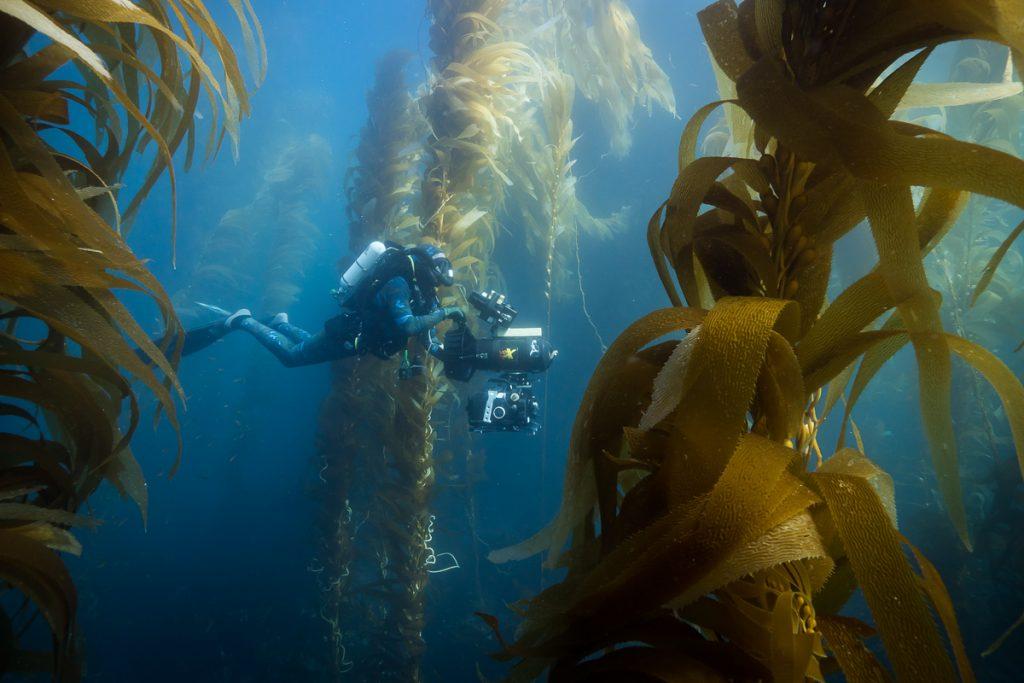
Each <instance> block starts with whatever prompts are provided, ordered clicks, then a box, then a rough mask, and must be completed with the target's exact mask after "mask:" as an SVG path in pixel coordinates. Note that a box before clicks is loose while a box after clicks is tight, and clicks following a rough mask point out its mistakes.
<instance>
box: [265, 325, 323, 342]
mask: <svg viewBox="0 0 1024 683" xmlns="http://www.w3.org/2000/svg"><path fill="white" fill-rule="evenodd" d="M273 328H274V329H275V330H277V331H278V332H280V333H281V334H283V335H284V336H286V337H288V338H289V339H291V340H292V341H293V342H295V343H300V342H307V341H309V340H310V339H312V338H313V335H312V334H310V333H309V332H307V331H306V330H304V329H302V328H301V327H297V326H295V325H292V324H291V323H278V324H276V325H273Z"/></svg>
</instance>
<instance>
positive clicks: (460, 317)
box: [441, 306, 466, 325]
mask: <svg viewBox="0 0 1024 683" xmlns="http://www.w3.org/2000/svg"><path fill="white" fill-rule="evenodd" d="M441 310H443V311H444V319H445V320H454V321H455V322H456V323H458V324H459V325H464V324H465V323H466V312H465V311H463V310H462V309H461V308H459V307H458V306H445V307H444V308H443V309H441Z"/></svg>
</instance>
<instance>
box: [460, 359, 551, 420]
mask: <svg viewBox="0 0 1024 683" xmlns="http://www.w3.org/2000/svg"><path fill="white" fill-rule="evenodd" d="M467 410H468V412H469V428H470V429H472V430H473V431H479V432H528V433H530V434H536V433H537V432H538V431H540V422H538V421H537V416H538V415H539V414H540V404H539V403H538V402H537V400H536V399H535V398H534V395H533V384H531V383H530V379H529V377H527V376H526V375H525V374H523V373H518V372H510V373H506V374H503V375H501V376H499V377H494V378H492V379H491V380H490V381H489V386H488V388H487V389H485V390H484V391H480V392H478V393H475V394H473V395H472V396H470V397H469V406H468V408H467Z"/></svg>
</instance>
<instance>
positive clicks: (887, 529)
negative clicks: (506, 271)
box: [492, 0, 1024, 681]
mask: <svg viewBox="0 0 1024 683" xmlns="http://www.w3.org/2000/svg"><path fill="white" fill-rule="evenodd" d="M1022 12H1024V5H1022V4H1021V3H1020V2H1010V1H1005V2H995V3H984V4H982V3H974V2H960V1H956V0H945V1H941V0H939V1H934V0H932V1H929V2H924V1H923V0H911V1H908V2H901V3H894V2H888V1H886V0H861V1H859V2H851V3H845V4H831V3H830V4H827V5H826V4H823V3H806V2H796V1H795V0H793V1H783V0H778V1H775V2H771V1H769V2H752V1H748V2H743V3H741V4H740V5H739V6H737V5H736V4H734V3H733V2H732V1H731V0H722V1H720V2H716V3H715V4H713V5H711V6H709V7H708V8H706V9H705V10H704V11H703V12H702V13H701V15H700V20H701V25H702V28H703V30H704V35H705V38H706V40H707V43H708V45H709V48H710V50H711V53H712V55H713V58H714V61H715V62H716V66H717V67H718V69H719V70H720V71H721V73H722V77H723V79H724V80H727V81H728V82H730V83H731V84H732V88H734V92H735V93H736V97H735V99H734V100H733V101H732V102H731V103H730V104H728V105H727V106H728V107H729V108H730V110H731V111H729V112H728V114H729V117H730V121H731V128H732V131H733V137H734V140H733V145H732V147H733V149H736V150H739V152H738V153H740V154H749V155H750V158H748V157H746V156H734V157H727V156H722V157H702V158H697V157H696V148H697V143H698V138H699V134H700V130H701V127H702V125H703V124H704V123H705V121H706V120H707V119H708V117H709V116H710V114H711V113H712V112H713V111H714V110H715V109H716V108H718V107H719V106H721V105H722V103H720V102H719V103H714V104H711V105H708V106H706V107H704V108H702V109H701V110H700V111H698V113H697V114H696V115H695V116H694V118H693V119H692V120H691V121H690V122H689V124H688V125H687V127H686V130H685V131H684V133H683V136H682V141H681V144H680V148H679V178H678V179H677V181H676V183H675V186H674V188H673V191H672V194H671V196H670V198H669V199H668V201H667V202H666V203H665V204H664V205H663V206H662V208H661V209H659V211H658V212H657V213H656V214H655V216H654V217H653V218H652V220H651V223H650V229H649V244H650V248H651V251H652V255H653V257H654V261H655V265H656V268H657V270H658V273H659V275H660V276H661V279H662V282H663V283H664V285H665V288H666V291H667V292H668V295H669V298H670V300H671V302H672V304H673V306H672V307H671V308H668V309H664V310H660V311H656V312H654V313H651V314H649V315H648V316H645V317H644V318H643V319H641V320H639V321H637V322H636V323H634V324H633V325H632V326H630V327H629V328H628V329H627V330H626V331H625V332H624V333H623V334H622V335H621V336H620V337H619V338H618V339H617V340H616V341H615V342H614V343H613V344H612V345H611V347H610V348H609V350H608V352H607V354H606V355H605V356H604V358H603V359H602V361H601V363H600V364H599V366H598V368H597V370H596V372H595V374H594V377H593V378H592V380H591V382H590V385H589V387H588V389H587V391H586V393H585V394H584V397H583V401H582V404H581V407H580V411H579V413H578V415H577V419H576V423H575V425H574V429H573V434H572V440H571V444H570V453H569V465H568V472H567V476H566V482H565V491H564V498H563V503H562V509H561V511H560V512H559V514H558V516H557V518H556V519H555V520H554V522H553V523H552V524H551V525H550V526H549V527H548V528H547V529H545V530H544V531H543V532H541V533H540V534H538V535H537V536H535V537H534V538H532V539H530V540H529V541H526V542H525V543H523V544H522V545H520V546H517V547H514V548H510V549H507V550H504V551H499V552H496V553H494V554H492V559H494V560H496V561H505V560H510V559H516V558H521V557H526V556H529V555H531V554H534V553H537V552H541V551H544V550H547V551H548V552H549V553H550V557H549V560H548V562H549V564H551V565H555V566H563V567H565V568H566V569H567V575H566V577H565V579H564V580H563V581H562V582H561V583H559V584H557V585H555V586H552V587H551V588H549V589H547V590H545V591H544V592H543V593H541V594H540V595H539V596H537V597H536V598H534V599H533V600H530V601H529V602H528V603H526V604H525V605H523V606H522V615H523V617H524V620H523V623H522V625H521V626H520V629H519V631H518V633H517V638H516V640H515V642H514V643H512V644H511V645H508V646H507V647H505V648H503V651H502V652H501V653H500V654H499V655H498V656H499V657H500V658H502V659H508V660H519V663H518V664H517V665H516V667H515V668H514V670H513V673H512V674H511V676H510V679H511V680H531V679H532V678H533V677H535V676H537V675H540V674H541V673H543V672H544V671H548V673H549V675H550V678H551V680H558V681H562V680H565V681H568V680H609V681H612V680H663V681H670V680H678V679H679V677H680V676H682V677H684V678H690V677H697V678H700V679H701V680H753V679H764V680H767V679H771V680H787V681H803V680H806V679H808V678H810V679H813V680H824V676H825V674H827V673H828V672H829V671H834V670H836V669H841V670H842V671H843V672H844V674H845V675H846V677H847V678H848V679H849V680H886V679H888V678H889V677H890V674H889V673H888V670H887V668H886V666H885V665H883V664H882V662H881V661H880V660H879V659H877V658H876V655H875V654H874V653H873V652H871V651H870V650H869V649H868V648H867V647H866V646H865V644H864V641H865V639H866V638H868V637H870V636H871V635H872V634H873V633H874V632H876V631H877V633H878V634H879V635H880V636H881V640H882V644H883V646H884V648H885V651H886V655H887V659H888V662H889V663H890V664H891V666H892V670H893V672H894V673H895V675H896V677H897V678H899V679H902V680H928V681H939V680H954V679H955V678H956V677H957V672H958V671H959V676H960V677H961V678H962V679H964V680H972V679H973V674H972V672H971V668H970V662H969V661H968V658H967V655H966V652H965V651H964V648H963V646H962V644H961V640H960V636H959V631H958V627H957V624H956V618H955V616H954V614H953V609H952V604H951V601H950V599H949V596H948V594H947V593H946V590H945V588H944V586H943V584H942V581H941V579H940V578H939V576H938V574H937V572H936V571H935V569H934V568H933V567H932V566H931V564H930V563H929V562H928V561H927V560H926V559H925V558H924V557H923V556H922V555H920V553H918V552H917V551H916V549H914V548H913V547H912V546H910V545H909V543H907V541H906V539H904V538H903V537H902V536H901V535H900V534H899V532H898V531H897V529H896V524H895V521H896V520H895V504H894V502H893V488H892V482H891V480H890V478H889V477H888V475H886V474H885V473H884V472H883V471H882V470H880V469H879V468H878V467H877V466H875V465H874V464H873V463H872V462H871V461H870V460H868V459H867V458H866V457H865V456H864V455H863V454H862V453H861V452H858V451H857V450H853V449H849V448H843V446H842V443H841V444H840V446H839V448H837V450H836V452H835V453H834V454H833V455H832V456H831V457H829V458H827V459H826V458H825V457H824V454H822V453H821V450H820V448H819V447H818V445H817V430H818V427H819V425H820V422H821V420H822V419H824V416H825V415H827V414H828V413H829V412H830V410H831V409H832V408H833V407H834V406H835V405H836V404H837V402H838V400H839V398H840V397H841V396H842V395H843V392H844V390H845V389H847V386H848V385H849V392H848V395H847V397H846V404H847V406H846V415H844V416H843V418H842V419H843V422H844V424H845V423H846V421H847V420H848V419H849V411H850V409H852V407H853V405H854V404H855V403H856V401H857V399H858V398H859V397H860V395H861V394H862V392H863V389H864V387H865V386H866V384H867V383H868V381H869V380H870V379H871V378H872V377H873V376H874V374H875V373H876V372H877V370H878V368H879V367H880V366H881V365H882V364H884V362H885V361H886V360H888V358H890V357H891V356H892V354H893V353H895V351H896V350H898V349H899V348H901V347H903V346H905V345H906V344H908V343H909V344H911V345H913V347H914V350H915V352H916V356H917V362H918V367H919V369H920V377H921V380H920V382H921V385H920V397H921V399H920V400H921V406H922V413H923V416H924V423H925V428H926V433H927V435H928V440H929V443H930V446H931V450H932V453H933V459H934V463H935V469H936V473H937V475H938V478H939V482H940V488H941V491H942V494H943V497H944V499H945V502H946V505H947V508H948V509H949V513H950V517H951V519H952V520H953V523H954V526H955V527H956V529H957V530H958V532H959V533H960V536H961V538H962V539H963V541H964V543H965V544H969V534H968V529H967V524H966V518H965V515H964V508H963V504H962V501H961V494H960V484H959V478H958V475H957V469H956V453H955V446H954V443H955V442H954V438H953V429H952V422H951V419H950V368H951V362H950V356H951V354H952V353H956V354H958V355H960V356H961V357H962V358H963V359H964V360H966V361H967V362H968V363H970V364H971V365H973V366H974V367H975V368H976V369H978V370H979V371H980V372H981V373H982V375H984V376H985V378H986V379H987V380H988V381H989V382H990V383H991V384H992V385H993V386H994V387H995V389H996V391H997V392H998V393H999V395H1000V397H1001V399H1002V400H1003V404H1004V407H1005V410H1006V414H1007V416H1008V418H1009V421H1010V426H1011V429H1012V430H1013V433H1014V436H1015V439H1016V442H1017V446H1018V454H1021V452H1022V451H1021V442H1022V441H1024V388H1022V387H1021V384H1020V383H1019V382H1018V380H1017V379H1016V378H1015V377H1014V376H1013V374H1012V373H1011V372H1010V371H1009V370H1008V369H1007V368H1006V367H1005V365H1003V364H1002V363H1001V362H1000V361H999V360H998V359H997V358H996V357H995V356H993V355H992V354H991V353H990V352H988V351H986V350H985V349H983V348H982V347H979V346H977V345H975V344H973V343H971V342H969V341H967V340H965V339H963V338H961V337H957V336H954V335H951V334H948V333H946V332H945V331H944V330H943V329H942V324H941V320H940V317H939V301H938V298H937V296H936V295H935V292H934V291H933V290H932V289H931V288H930V286H929V283H928V280H927V278H926V276H925V269H924V263H923V257H924V255H925V254H926V253H927V252H928V251H929V250H931V249H932V248H933V247H934V246H935V245H936V244H937V243H938V242H939V241H940V240H941V239H942V237H943V236H944V235H945V233H946V231H947V230H948V229H950V228H951V227H952V225H953V224H954V222H955V220H956V218H957V216H958V215H959V213H960V211H961V210H962V208H963V205H964V202H965V199H966V197H967V193H968V192H974V193H978V194H984V195H988V196H992V197H995V198H998V199H1002V200H1004V201H1007V202H1009V203H1012V204H1015V205H1017V206H1024V162H1021V161H1020V160H1019V159H1017V158H1015V157H1014V156H1011V155H1008V154H1006V153H1004V152H1000V151H996V150H992V149H989V148H984V147H980V146H977V145H974V144H971V143H966V142H961V141H958V140H955V139H953V138H950V137H948V136H946V135H943V134H939V133H937V132H935V131H933V130H930V129H927V128H923V127H920V126H916V125H913V124H910V123H906V122H900V121H894V120H892V114H893V112H894V111H895V109H896V107H897V105H898V104H899V103H900V101H901V100H902V99H903V97H904V96H905V95H906V93H907V90H908V87H909V85H910V83H911V81H912V80H913V79H914V77H915V76H916V74H917V72H918V70H919V69H920V67H921V66H922V64H923V63H924V61H925V60H926V59H927V57H928V56H929V55H930V53H931V48H932V47H934V46H936V45H938V44H940V43H943V42H948V41H952V40H959V39H966V38H982V39H986V40H991V41H997V42H1002V43H1004V44H1007V45H1009V46H1010V47H1011V48H1013V49H1014V50H1015V51H1017V50H1019V48H1020V47H1021V46H1022V44H1024V35H1021V34H1019V33H1018V32H1017V31H1018V24H1017V23H1016V21H1015V20H1014V17H1019V16H1021V15H1022ZM907 56H909V59H905V60H904V59H903V58H904V57H907ZM894 64H895V65H896V68H895V69H893V70H891V72H890V70H889V69H888V68H889V67H890V66H891V65H894ZM883 75H884V78H883ZM723 90H725V88H723ZM733 108H735V109H733ZM744 121H746V123H744ZM912 186H923V187H924V188H926V192H925V194H924V197H923V199H921V200H920V202H915V201H914V197H913V195H912V193H911V187H912ZM704 206H706V207H709V208H708V209H706V210H704V211H701V209H702V207H704ZM864 220H867V221H868V223H869V225H870V228H871V234H872V237H873V239H874V242H875V244H876V246H877V247H878V251H879V255H880V260H879V264H878V266H877V267H876V268H875V269H874V270H873V271H871V272H870V273H869V274H868V275H866V276H864V277H863V278H862V279H860V280H858V281H857V282H855V283H854V284H852V285H851V286H850V287H848V288H847V289H846V290H845V291H843V292H842V293H840V294H839V295H838V296H837V297H836V298H835V299H834V300H832V301H831V302H826V285H827V283H828V279H829V273H830V270H831V265H832V262H833V258H834V255H833V245H834V244H835V242H836V241H837V240H838V239H839V238H840V237H841V236H843V235H844V234H846V233H848V232H849V231H850V230H852V229H853V228H854V227H855V226H857V225H858V224H860V223H861V222H862V221H864ZM840 258H841V255H840ZM677 282H678V285H677ZM680 290H681V293H680ZM684 299H685V302H686V304H685V305H684V303H683V302H684ZM886 316H887V317H886ZM880 319H884V322H883V323H882V324H881V325H880V326H879V327H875V326H874V324H875V322H876V321H878V320H880ZM679 330H685V331H686V332H687V334H686V336H685V338H684V339H683V340H682V341H681V342H674V341H669V342H663V343H655V342H657V340H658V339H660V338H662V337H664V336H665V335H667V334H669V333H672V332H676V331H679ZM652 344H653V346H652ZM851 382H852V384H851ZM826 388H827V391H828V393H827V394H824V392H825V390H826ZM823 394H824V395H823ZM845 431H846V430H845V429H844V430H843V433H844V434H845ZM570 538H571V543H570V545H569V548H568V550H567V551H565V552H562V551H563V547H564V546H565V544H566V542H567V541H569V539H570ZM904 547H907V548H909V549H910V551H911V554H912V555H913V557H914V560H915V563H916V565H917V571H915V570H914V568H913V566H912V565H911V563H910V562H908V559H907V556H906V555H905V554H904ZM858 588H859V589H860V590H861V592H862V593H863V595H864V597H865V599H866V602H867V605H868V607H869V608H870V610H871V614H872V618H873V620H874V626H873V627H872V626H869V625H868V624H864V623H862V622H860V621H858V620H856V619H852V618H849V617H844V616H841V615H840V614H839V611H840V609H841V608H842V606H843V605H844V604H845V603H846V602H847V600H848V599H849V597H850V596H851V595H852V593H853V592H854V591H855V590H856V589H858ZM932 611H934V613H935V614H937V615H938V616H939V618H940V620H941V622H942V625H943V626H944V628H945V632H946V638H947V639H948V642H949V644H950V645H951V647H952V656H950V654H949V653H947V651H946V647H945V645H944V642H943V636H942V634H940V632H939V631H938V630H937V629H936V627H935V624H934V623H933V621H932V617H931V612H932Z"/></svg>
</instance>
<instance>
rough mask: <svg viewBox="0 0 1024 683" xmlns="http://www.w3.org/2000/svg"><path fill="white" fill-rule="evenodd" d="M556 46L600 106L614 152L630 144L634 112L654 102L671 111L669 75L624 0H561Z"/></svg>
mask: <svg viewBox="0 0 1024 683" xmlns="http://www.w3.org/2000/svg"><path fill="white" fill-rule="evenodd" d="M554 6H555V7H556V8H558V11H559V12H560V13H561V18H560V26H559V29H558V30H559V37H558V46H559V50H560V51H561V54H562V60H563V61H564V64H565V67H564V68H566V70H567V71H568V73H569V74H571V75H572V76H573V77H574V78H575V79H576V82H577V84H578V86H579V89H580V92H581V93H582V94H583V96H584V97H586V98H587V99H588V100H590V101H592V102H593V103H594V104H595V105H596V106H597V107H598V109H599V111H600V112H601V120H602V122H603V123H604V126H605V130H606V131H607V133H608V136H609V140H610V142H609V144H610V147H611V151H612V153H614V154H615V155H617V156H624V155H625V154H626V153H627V152H628V151H629V148H630V146H631V145H632V133H631V129H632V127H633V118H634V115H635V114H634V112H635V111H636V109H637V108H639V107H643V108H644V109H646V110H647V112H648V113H650V112H651V111H652V110H653V108H654V106H655V105H657V106H659V107H661V108H662V109H664V110H665V111H667V112H668V113H669V114H672V115H673V116H674V115H675V113H676V99H675V94H674V93H673V91H672V86H671V84H670V83H669V79H668V76H667V75H666V74H665V72H664V71H663V70H662V68H661V67H660V66H658V63H657V62H656V61H655V59H654V55H653V53H652V52H651V49H650V48H649V47H648V46H647V44H646V43H644V42H643V39H642V38H641V37H640V27H639V25H638V24H637V20H636V17H635V16H634V15H633V12H632V11H630V9H629V7H628V6H627V5H626V3H625V2H623V0H560V1H559V2H556V3H554Z"/></svg>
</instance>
